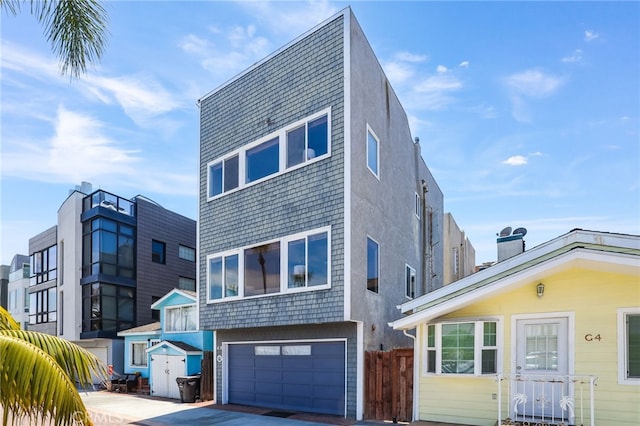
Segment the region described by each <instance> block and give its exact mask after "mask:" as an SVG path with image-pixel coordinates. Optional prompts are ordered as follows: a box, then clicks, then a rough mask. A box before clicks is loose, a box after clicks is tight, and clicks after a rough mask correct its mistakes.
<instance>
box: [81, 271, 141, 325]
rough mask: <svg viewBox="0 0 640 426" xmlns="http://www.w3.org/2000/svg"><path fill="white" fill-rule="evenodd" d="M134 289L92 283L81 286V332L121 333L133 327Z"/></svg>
mask: <svg viewBox="0 0 640 426" xmlns="http://www.w3.org/2000/svg"><path fill="white" fill-rule="evenodd" d="M134 292H135V288H133V287H124V286H116V285H111V284H103V283H94V284H88V285H84V286H82V331H83V332H91V331H113V332H115V331H121V330H126V329H128V328H131V327H133V326H134V302H135V297H134Z"/></svg>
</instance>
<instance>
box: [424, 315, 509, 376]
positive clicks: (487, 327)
mask: <svg viewBox="0 0 640 426" xmlns="http://www.w3.org/2000/svg"><path fill="white" fill-rule="evenodd" d="M497 325H498V323H497V322H496V321H469V322H452V323H438V324H429V325H428V326H427V348H426V349H427V366H426V371H427V373H435V374H473V375H482V374H495V373H496V372H497V368H498V342H497V340H498V333H497Z"/></svg>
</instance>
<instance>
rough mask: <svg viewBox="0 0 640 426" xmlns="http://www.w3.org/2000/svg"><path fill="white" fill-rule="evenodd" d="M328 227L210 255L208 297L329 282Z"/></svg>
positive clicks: (312, 286) (321, 285)
mask: <svg viewBox="0 0 640 426" xmlns="http://www.w3.org/2000/svg"><path fill="white" fill-rule="evenodd" d="M329 250H330V243H329V228H323V229H319V230H315V231H310V232H307V233H303V234H296V235H291V236H288V237H285V238H282V239H280V240H276V241H270V242H268V243H262V244H259V245H256V246H250V247H243V248H239V249H236V250H231V251H229V252H225V253H220V254H215V255H211V256H208V257H207V294H208V296H207V299H208V300H209V301H216V300H222V299H228V298H239V297H252V296H262V295H268V294H278V293H285V292H293V291H304V290H312V289H317V288H327V287H329V285H330V281H329V277H330V271H329V269H330V266H329V259H330V256H329Z"/></svg>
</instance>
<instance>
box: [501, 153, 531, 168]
mask: <svg viewBox="0 0 640 426" xmlns="http://www.w3.org/2000/svg"><path fill="white" fill-rule="evenodd" d="M527 162H528V161H527V158H526V157H523V156H522V155H514V156H512V157H509V158H507V159H506V160H504V161H503V162H502V164H506V165H508V166H524V165H525V164H527Z"/></svg>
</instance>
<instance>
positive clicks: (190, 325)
mask: <svg viewBox="0 0 640 426" xmlns="http://www.w3.org/2000/svg"><path fill="white" fill-rule="evenodd" d="M166 309H167V310H166V311H165V314H166V316H165V320H164V328H165V331H167V332H179V331H195V330H196V329H197V326H196V307H195V305H187V306H179V307H175V308H166Z"/></svg>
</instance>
